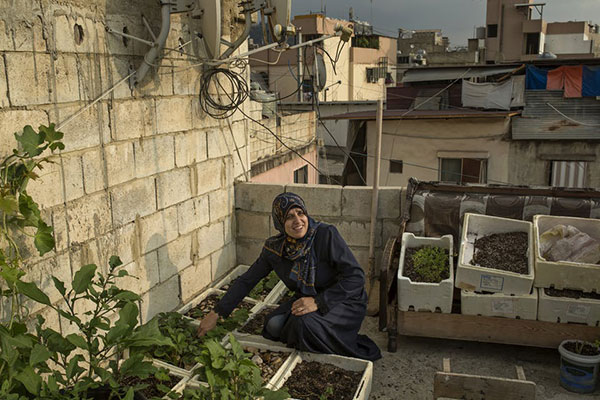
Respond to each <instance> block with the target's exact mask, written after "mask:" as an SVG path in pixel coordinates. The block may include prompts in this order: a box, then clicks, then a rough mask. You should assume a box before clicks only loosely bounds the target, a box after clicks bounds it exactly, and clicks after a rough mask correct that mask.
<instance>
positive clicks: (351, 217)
mask: <svg viewBox="0 0 600 400" xmlns="http://www.w3.org/2000/svg"><path fill="white" fill-rule="evenodd" d="M284 191H288V192H294V193H296V194H298V195H300V196H301V197H302V198H303V199H304V201H305V203H306V206H307V209H308V213H309V214H310V215H311V216H312V217H313V218H315V219H316V220H319V221H323V222H327V223H329V224H332V225H335V226H336V227H337V228H338V230H339V231H340V233H341V235H342V237H343V238H344V239H345V240H346V243H348V245H349V246H350V249H351V250H352V252H353V253H354V256H355V257H356V259H357V260H358V262H359V263H360V265H361V266H362V267H363V268H364V269H365V271H366V270H367V268H368V265H369V232H370V225H371V222H370V220H371V196H372V188H371V187H364V186H345V187H341V186H334V185H301V184H290V185H270V184H263V183H252V182H240V183H237V184H236V186H235V209H236V211H235V216H236V221H237V241H236V246H237V247H236V249H237V262H238V263H241V264H248V265H250V264H252V263H253V262H254V261H255V260H256V258H257V257H258V255H259V254H260V251H261V249H262V246H263V243H264V241H265V239H266V238H267V237H269V236H272V235H275V234H276V233H277V231H276V230H275V228H274V227H273V219H272V216H271V203H272V201H273V199H274V198H275V196H277V195H278V194H279V193H283V192H284ZM401 196H402V189H401V188H399V187H384V188H380V192H379V201H378V205H377V210H378V211H377V225H376V227H375V255H376V261H377V265H379V262H380V260H381V254H382V253H383V248H384V247H385V243H386V242H387V240H388V238H390V237H391V236H392V235H397V234H398V230H399V228H400V210H401V198H402V197H401Z"/></svg>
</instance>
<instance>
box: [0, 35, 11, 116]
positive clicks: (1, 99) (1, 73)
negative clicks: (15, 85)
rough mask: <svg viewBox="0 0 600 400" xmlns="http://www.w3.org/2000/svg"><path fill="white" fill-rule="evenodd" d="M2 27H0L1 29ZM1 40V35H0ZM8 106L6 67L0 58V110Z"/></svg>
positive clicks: (2, 58)
mask: <svg viewBox="0 0 600 400" xmlns="http://www.w3.org/2000/svg"><path fill="white" fill-rule="evenodd" d="M1 27H2V25H0V29H1ZM0 40H2V34H0ZM8 106H10V102H9V101H8V86H7V84H6V66H5V65H4V57H0V108H4V107H8Z"/></svg>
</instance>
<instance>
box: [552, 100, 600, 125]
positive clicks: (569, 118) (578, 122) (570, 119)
mask: <svg viewBox="0 0 600 400" xmlns="http://www.w3.org/2000/svg"><path fill="white" fill-rule="evenodd" d="M546 105H548V106H550V108H552V109H553V110H554V111H556V112H557V113H558V114H560V115H562V116H563V117H564V118H566V119H568V120H569V121H571V122H574V123H576V124H579V125H583V126H589V127H593V128H597V127H600V125H598V124H588V123H585V122H581V121H577V120H575V119H573V118H571V117H569V116H567V115H565V114H563V113H562V112H560V110H558V109H557V108H556V107H554V106H553V105H552V104H550V103H546Z"/></svg>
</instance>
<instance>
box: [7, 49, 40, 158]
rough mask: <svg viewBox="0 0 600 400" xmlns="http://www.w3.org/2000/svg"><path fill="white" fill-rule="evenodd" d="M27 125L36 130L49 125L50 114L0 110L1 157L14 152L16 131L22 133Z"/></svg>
mask: <svg viewBox="0 0 600 400" xmlns="http://www.w3.org/2000/svg"><path fill="white" fill-rule="evenodd" d="M1 60H2V58H1V57H0V62H2V61H1ZM25 125H31V126H32V127H33V128H34V129H35V130H37V129H38V127H39V126H40V125H45V126H48V125H49V123H48V115H47V114H46V113H45V112H43V111H27V110H0V157H3V156H7V155H9V154H12V149H16V148H17V140H16V139H15V135H14V133H15V132H19V134H21V133H22V131H23V127H25Z"/></svg>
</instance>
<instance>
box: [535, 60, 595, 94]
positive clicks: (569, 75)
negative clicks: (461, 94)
mask: <svg viewBox="0 0 600 400" xmlns="http://www.w3.org/2000/svg"><path fill="white" fill-rule="evenodd" d="M525 82H526V83H525V86H526V89H527V90H564V97H566V98H576V97H596V96H600V67H596V66H594V67H588V66H582V65H563V66H562V67H558V68H554V69H551V70H545V69H542V68H538V67H535V66H533V65H528V66H527V72H526V79H525Z"/></svg>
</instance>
